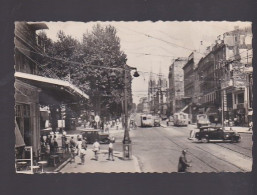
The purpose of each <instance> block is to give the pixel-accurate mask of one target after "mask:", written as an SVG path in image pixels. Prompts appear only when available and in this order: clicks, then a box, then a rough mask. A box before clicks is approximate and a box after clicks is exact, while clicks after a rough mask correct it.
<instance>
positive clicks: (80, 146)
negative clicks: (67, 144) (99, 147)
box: [77, 141, 82, 150]
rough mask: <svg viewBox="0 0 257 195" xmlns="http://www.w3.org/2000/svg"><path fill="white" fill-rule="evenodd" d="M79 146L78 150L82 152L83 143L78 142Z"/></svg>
mask: <svg viewBox="0 0 257 195" xmlns="http://www.w3.org/2000/svg"><path fill="white" fill-rule="evenodd" d="M77 145H78V149H79V150H81V149H82V141H77Z"/></svg>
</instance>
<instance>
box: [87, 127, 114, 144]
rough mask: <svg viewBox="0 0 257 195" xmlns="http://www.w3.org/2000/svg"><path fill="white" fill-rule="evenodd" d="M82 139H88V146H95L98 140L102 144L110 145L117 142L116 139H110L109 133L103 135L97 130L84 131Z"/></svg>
mask: <svg viewBox="0 0 257 195" xmlns="http://www.w3.org/2000/svg"><path fill="white" fill-rule="evenodd" d="M82 137H83V138H86V140H87V143H88V144H93V143H94V142H95V141H96V140H98V142H99V143H100V144H109V143H110V142H111V141H112V142H115V138H110V135H109V133H103V132H101V131H100V130H97V129H90V130H84V131H83V132H82Z"/></svg>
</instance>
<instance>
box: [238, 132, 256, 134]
mask: <svg viewBox="0 0 257 195" xmlns="http://www.w3.org/2000/svg"><path fill="white" fill-rule="evenodd" d="M237 133H246V134H253V132H252V131H241V132H240V131H237Z"/></svg>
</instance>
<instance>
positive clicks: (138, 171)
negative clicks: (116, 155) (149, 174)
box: [132, 155, 142, 173]
mask: <svg viewBox="0 0 257 195" xmlns="http://www.w3.org/2000/svg"><path fill="white" fill-rule="evenodd" d="M132 158H133V160H134V161H135V166H136V169H137V170H136V173H141V172H142V170H141V168H140V165H139V160H138V158H137V157H136V156H134V155H132Z"/></svg>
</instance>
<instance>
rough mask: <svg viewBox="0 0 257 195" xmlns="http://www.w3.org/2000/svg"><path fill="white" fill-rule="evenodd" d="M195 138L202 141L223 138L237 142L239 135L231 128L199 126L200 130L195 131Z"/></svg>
mask: <svg viewBox="0 0 257 195" xmlns="http://www.w3.org/2000/svg"><path fill="white" fill-rule="evenodd" d="M195 138H196V139H198V140H199V141H202V142H204V143H206V142H209V141H210V140H223V141H231V142H239V141H240V139H241V137H240V135H239V134H238V133H237V132H235V131H233V130H223V129H222V128H221V127H210V126H203V127H200V131H199V132H196V133H195Z"/></svg>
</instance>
